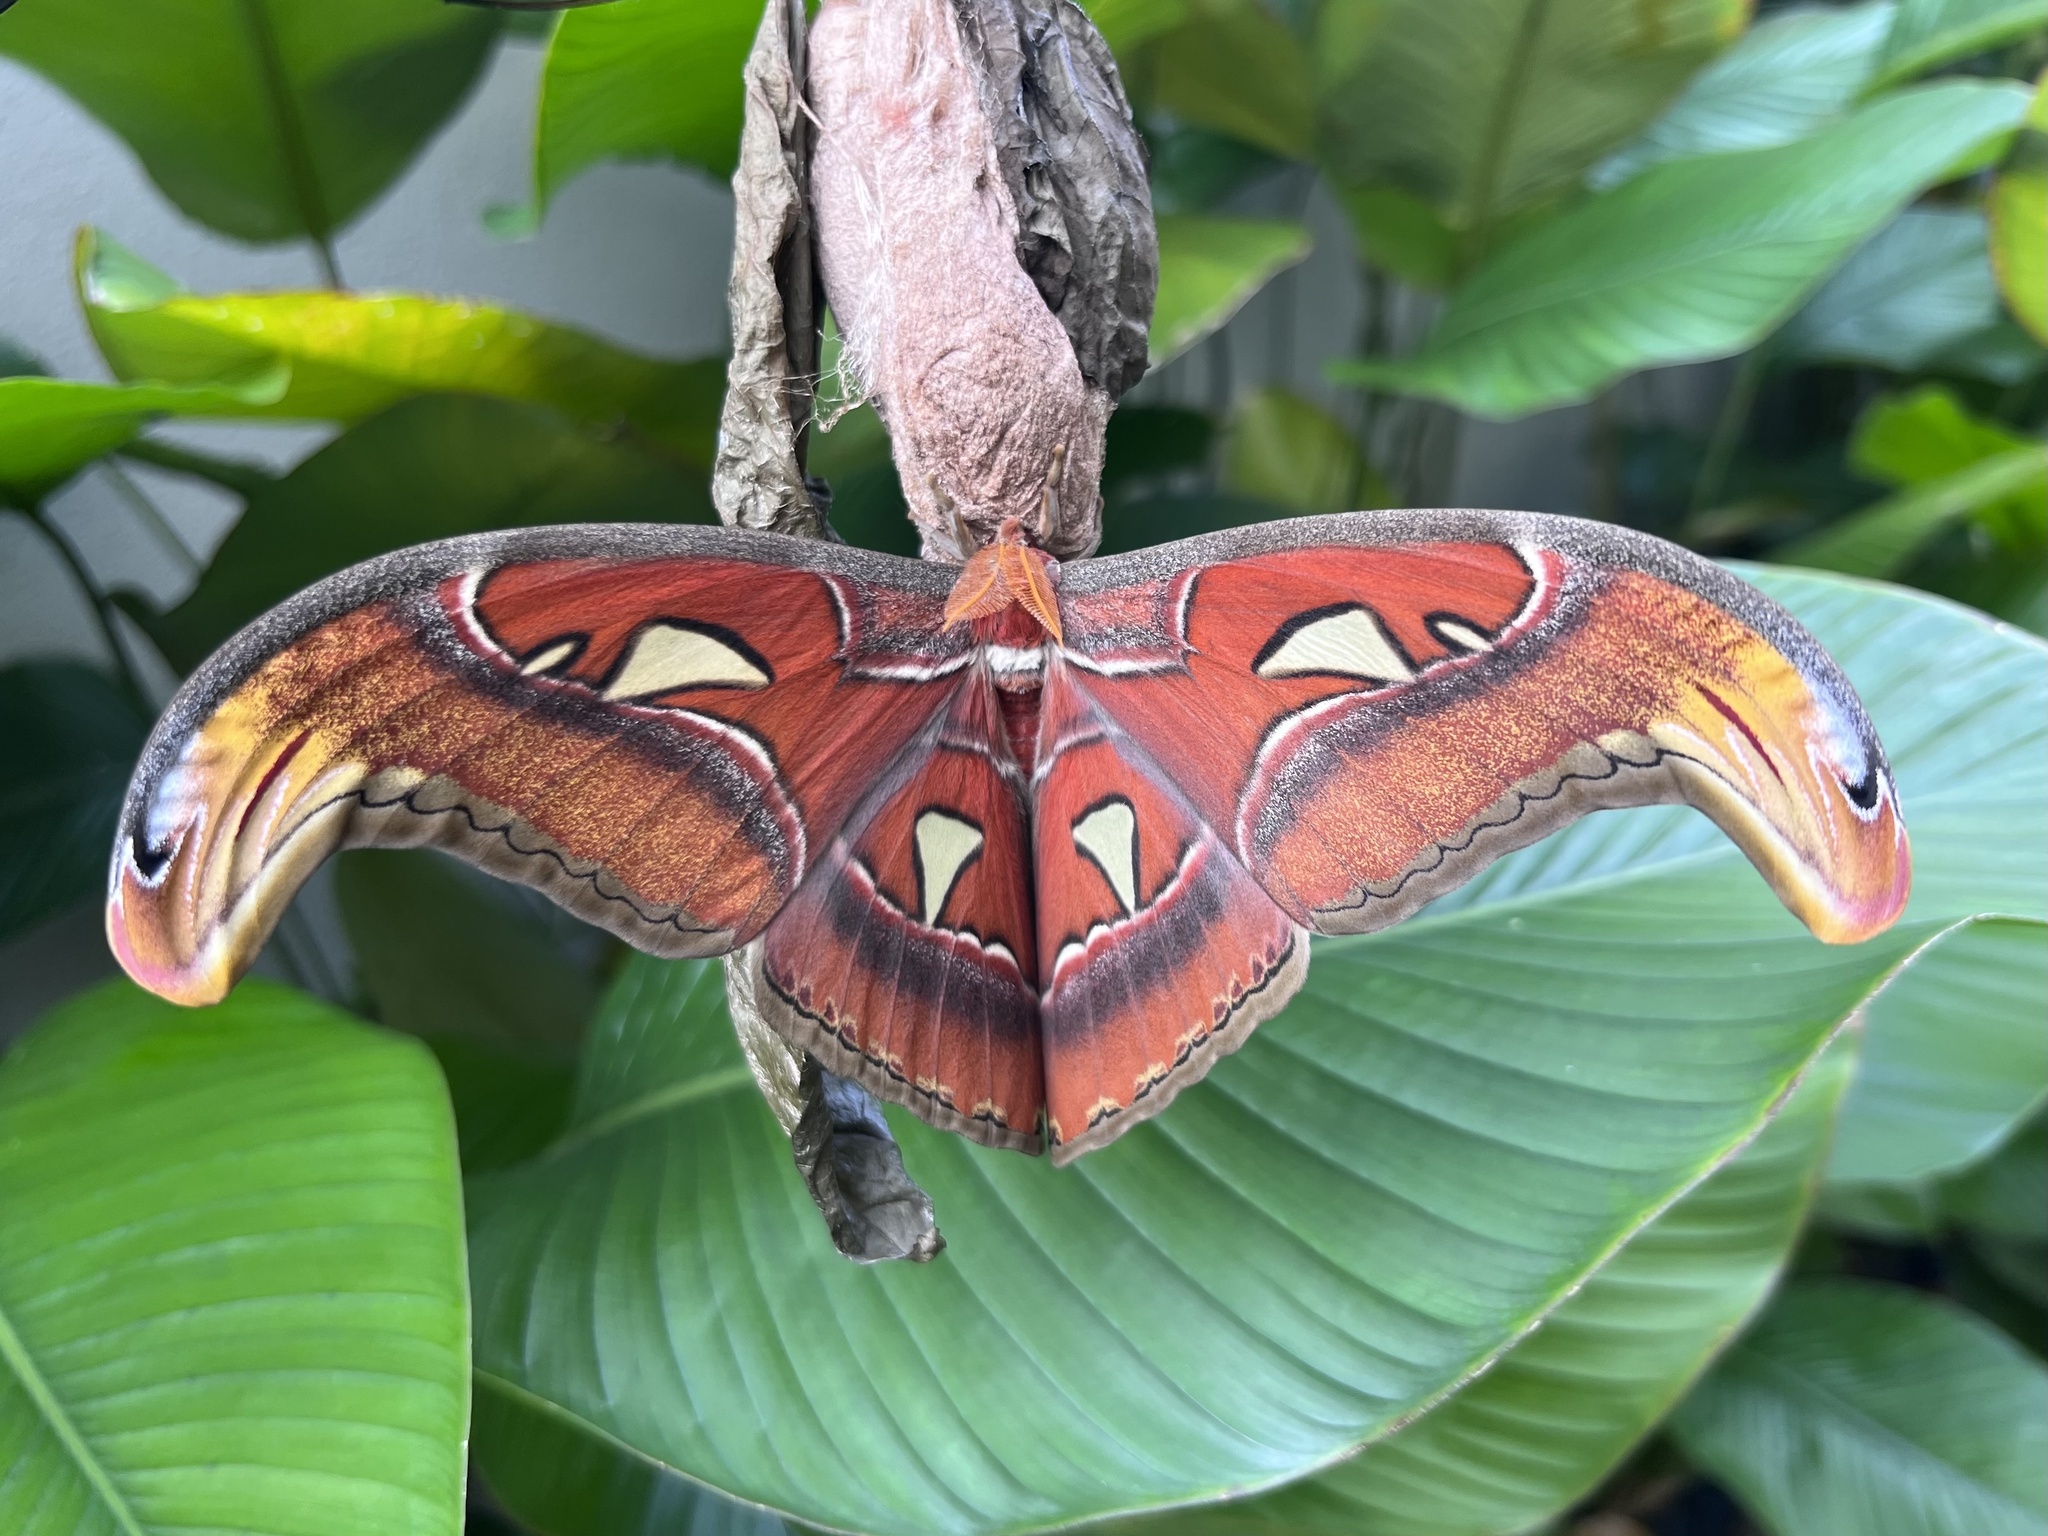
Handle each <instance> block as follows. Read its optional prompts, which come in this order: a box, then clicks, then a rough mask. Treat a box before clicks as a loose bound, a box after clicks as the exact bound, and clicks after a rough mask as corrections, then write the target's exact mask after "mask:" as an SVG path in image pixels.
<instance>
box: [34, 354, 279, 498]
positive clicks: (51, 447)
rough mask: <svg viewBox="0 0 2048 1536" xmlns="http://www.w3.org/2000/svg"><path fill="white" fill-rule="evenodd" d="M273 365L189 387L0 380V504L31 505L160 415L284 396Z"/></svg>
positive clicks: (251, 405) (240, 408) (231, 410)
mask: <svg viewBox="0 0 2048 1536" xmlns="http://www.w3.org/2000/svg"><path fill="white" fill-rule="evenodd" d="M287 377H288V375H287V373H286V371H285V370H284V369H283V368H281V367H279V366H277V365H275V364H271V365H269V366H262V365H259V366H257V367H256V368H254V369H251V368H249V367H247V366H244V367H242V368H241V369H240V370H239V371H238V372H237V373H235V374H234V375H233V376H232V377H230V378H227V379H216V380H214V381H213V382H211V383H209V384H206V385H203V386H200V387H196V388H191V389H183V388H179V387H178V386H176V385H171V384H87V383H81V382H79V381H77V380H74V379H42V378H34V377H20V376H18V377H14V378H4V379H0V504H5V503H7V502H9V501H12V502H17V503H20V504H22V505H24V506H33V505H34V504H35V502H36V501H37V500H38V499H39V498H41V497H42V496H44V495H46V494H48V493H49V492H50V491H51V490H54V489H55V488H56V487H57V486H59V485H62V484H63V483H64V482H65V481H66V480H69V479H70V478H71V477H72V476H73V475H75V474H77V473H78V471H79V470H81V469H83V468H84V467H85V466H86V465H87V464H89V463H91V462H92V461H93V460H94V459H96V458H98V457H99V456H100V455H101V454H103V453H108V452H110V451H112V450H113V449H115V448H118V447H120V446H121V445H122V444H123V443H125V442H127V441H128V440H129V439H131V438H132V437H134V436H135V434H136V433H138V432H140V431H141V430H142V429H143V428H144V427H146V426H148V425H149V424H150V422H152V421H154V420H156V419H157V418H158V417H161V416H229V415H240V414H242V413H243V412H246V411H249V410H252V409H260V408H261V407H262V405H263V403H264V402H266V401H274V400H277V399H278V398H279V397H280V396H282V395H283V393H284V389H285V383H286V379H287Z"/></svg>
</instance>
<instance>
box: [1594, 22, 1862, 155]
mask: <svg viewBox="0 0 2048 1536" xmlns="http://www.w3.org/2000/svg"><path fill="white" fill-rule="evenodd" d="M1896 9H1897V7H1896V6H1895V5H1894V4H1893V0H1865V3H1864V4H1861V5H1845V6H1839V7H1838V6H1822V5H1814V6H1798V7H1795V8H1793V9H1791V10H1787V11H1783V12H1781V13H1779V14H1778V15H1776V16H1772V17H1770V18H1769V19H1768V20H1765V21H1761V22H1759V23H1758V24H1757V25H1756V26H1754V27H1752V28H1751V29H1750V30H1749V31H1748V32H1747V33H1746V34H1745V35H1744V36H1743V38H1742V40H1741V41H1740V42H1738V43H1737V44H1736V45H1735V46H1734V47H1733V48H1730V49H1729V50H1728V51H1727V52H1726V53H1724V54H1722V55H1721V56H1720V57H1719V58H1718V59H1716V60H1714V62H1713V63H1711V64H1709V65H1708V66H1707V67H1706V68H1705V69H1703V70H1701V71H1700V72H1699V73H1698V74H1697V75H1695V76H1693V78H1692V82H1691V83H1690V84H1689V85H1687V86H1686V88H1685V94H1684V95H1682V96H1680V97H1679V98H1678V100H1677V101H1675V102H1673V103H1672V104H1671V110H1670V111H1668V112H1666V113H1665V114H1664V115H1663V116H1662V117H1660V118H1658V119H1657V121H1656V122H1654V123H1652V124H1651V125H1650V126H1649V127H1648V128H1646V129H1644V130H1643V132H1642V133H1641V134H1640V135H1639V136H1638V137H1637V138H1636V139H1634V140H1633V141H1632V142H1630V143H1629V144H1626V145H1624V146H1623V147H1622V148H1620V149H1618V150H1616V151H1615V152H1614V153H1613V154H1612V155H1610V156H1608V157H1607V159H1605V160H1603V161H1601V162H1600V164H1599V165H1597V166H1595V167H1594V168H1593V171H1592V173H1591V174H1590V175H1589V176H1588V177H1587V178H1586V179H1587V181H1588V183H1589V184H1591V185H1592V186H1594V187H1597V188H1601V189H1603V190H1604V189H1606V188H1608V187H1617V186H1620V185H1621V183H1623V182H1624V181H1627V180H1628V179H1629V177H1631V176H1633V175H1635V174H1636V173H1637V172H1638V171H1641V170H1642V169H1644V168H1645V167H1646V166H1652V165H1657V164H1660V163H1661V162H1663V161H1666V160H1688V159H1691V158H1692V157H1693V156H1695V155H1721V154H1727V153H1729V152H1730V151H1733V150H1739V149H1768V148H1770V147H1771V146H1772V145H1775V144H1790V143H1792V142H1793V141H1794V140H1795V139H1803V138H1805V137H1806V136H1807V135H1808V134H1809V133H1812V132H1813V131H1814V130H1815V129H1816V128H1819V127H1822V126H1823V125H1825V124H1827V123H1830V122H1833V121H1834V120H1835V119H1836V118H1838V117H1840V116H1841V115H1842V114H1843V113H1844V112H1845V111H1847V110H1848V108H1849V107H1850V106H1851V105H1852V104H1853V103H1854V102H1855V100H1856V98H1857V97H1858V96H1860V95H1861V94H1862V93H1863V88H1864V86H1865V85H1867V84H1868V83H1869V81H1870V76H1871V72H1872V70H1874V69H1875V68H1876V66H1877V55H1878V51H1879V49H1881V48H1882V47H1883V46H1884V40H1885V36H1886V34H1887V33H1888V32H1889V31H1890V30H1891V24H1892V15H1893V13H1894V11H1895V10H1896Z"/></svg>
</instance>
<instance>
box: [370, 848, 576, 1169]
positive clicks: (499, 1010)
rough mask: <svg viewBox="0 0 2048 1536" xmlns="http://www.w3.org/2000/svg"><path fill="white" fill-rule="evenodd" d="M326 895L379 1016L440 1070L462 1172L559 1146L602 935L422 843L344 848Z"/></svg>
mask: <svg viewBox="0 0 2048 1536" xmlns="http://www.w3.org/2000/svg"><path fill="white" fill-rule="evenodd" d="M335 894H336V895H337V897H338V898H339V899H340V904H341V914H342V921H343V922H344V924H345V925H346V926H347V929H348V939H349V947H350V949H352V950H353V951H354V953H355V960H356V980H357V983H358V985H360V986H361V988H362V990H363V991H364V993H365V994H367V996H368V998H369V1000H370V1001H371V1002H372V1003H373V1004H374V1005H375V1007H376V1016H377V1019H378V1021H379V1022H381V1023H383V1024H386V1025H388V1026H390V1027H391V1028H393V1029H402V1030H404V1031H405V1032H406V1033H407V1034H409V1035H416V1036H418V1037H419V1038H420V1039H422V1040H424V1041H426V1042H427V1044H428V1045H429V1046H430V1047H432V1049H433V1051H434V1054H435V1056H436V1057H438V1058H439V1059H440V1062H441V1069H442V1071H443V1072H444V1073H446V1074H447V1078H448V1090H449V1095H450V1097H451V1098H452V1099H453V1100H454V1103H455V1126H456V1131H457V1134H458V1136H459V1138H460V1141H461V1147H462V1167H463V1171H464V1172H465V1173H476V1172H479V1171H481V1170H483V1169H486V1168H495V1167H500V1166H503V1165H506V1164H509V1163H515V1162H518V1161H520V1160H522V1159H524V1158H527V1157H531V1156H532V1155H533V1154H534V1153H535V1152H537V1151H539V1150H540V1149H541V1148H542V1147H544V1146H546V1145H547V1144H548V1143H549V1142H550V1141H552V1140H554V1138H555V1137H556V1136H557V1135H558V1134H560V1132H561V1129H562V1126H563V1124H564V1122H565V1121H566V1120H567V1118H568V1113H569V1092H570V1087H571V1072H572V1069H573V1067H574V1065H575V1061H576V1047H577V1043H578V1042H579V1041H580V1040H581V1039H582V1036H583V1028H584V1025H585V1024H587V1023H588V1022H589V1019H590V1015H591V1012H592V1010H593V1009H594V1008H595V1007H596V1005H597V990H598V989H597V981H596V977H595V964H594V962H595V961H597V960H598V959H599V958H600V957H601V956H602V955H603V953H604V943H603V941H602V940H601V939H600V938H599V936H598V935H597V933H596V932H595V931H594V930H592V929H589V928H584V927H582V926H581V925H580V924H576V923H575V922H574V920H573V919H571V918H569V917H568V916H567V915H566V914H564V913H561V912H560V911H559V910H558V909H555V908H551V907H549V906H548V905H547V904H546V903H545V902H543V901H542V900H541V899H540V898H538V897H536V896H534V895H533V894H532V893H531V892H528V891H523V890H519V889H517V888H516V887H512V886H507V885H503V884H501V883H499V882H498V881H495V880H492V879H489V878H488V877H486V876H484V875H482V874H479V873H477V872H476V871H474V870H471V869H468V868H466V867H464V866H462V865H460V864H457V863H455V862H453V861H452V860H449V859H446V858H443V857H441V856H440V855H438V854H434V853H428V852H425V851H421V850H397V849H378V850H370V849H362V850H358V851H356V852H353V853H348V854H344V855H343V856H342V859H341V861H340V864H339V866H338V867H337V870H336V876H335ZM565 930H566V931H565ZM579 940H582V941H584V942H581V943H579V942H578V941H579ZM592 941H594V942H592ZM579 949H580V950H581V951H583V953H581V954H578V953H577V951H578V950H579Z"/></svg>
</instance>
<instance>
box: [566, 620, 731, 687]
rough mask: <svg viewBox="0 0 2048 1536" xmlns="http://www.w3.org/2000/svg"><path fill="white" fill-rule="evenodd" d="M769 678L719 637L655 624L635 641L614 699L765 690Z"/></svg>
mask: <svg viewBox="0 0 2048 1536" xmlns="http://www.w3.org/2000/svg"><path fill="white" fill-rule="evenodd" d="M767 685H768V674H767V673H766V672H764V671H762V670H761V667H760V664H759V663H757V662H756V661H754V660H753V659H752V658H751V657H749V656H745V655H742V654H741V653H740V652H739V651H737V650H735V649H733V647H731V646H729V645H727V644H726V643H725V642H724V641H723V640H720V639H719V638H718V637H717V636H716V635H707V634H705V633H704V632H703V631H702V630H701V629H684V628H683V627H682V626H681V625H678V624H650V625H648V626H647V627H646V628H645V629H643V630H641V631H640V633H639V634H637V635H635V636H634V637H633V648H632V649H631V650H630V651H628V652H627V653H626V660H625V664H624V665H623V666H621V667H620V668H619V672H618V676H616V677H615V678H613V679H612V681H611V684H610V686H609V687H607V688H606V689H605V691H604V696H605V697H606V698H608V699H644V698H648V697H650V696H652V695H654V694H657V693H673V692H674V691H675V690H676V689H678V688H765V687H766V686H767Z"/></svg>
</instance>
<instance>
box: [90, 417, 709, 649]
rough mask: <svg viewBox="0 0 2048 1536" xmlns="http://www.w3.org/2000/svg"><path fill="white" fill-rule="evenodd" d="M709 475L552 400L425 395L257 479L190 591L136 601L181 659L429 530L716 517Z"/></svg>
mask: <svg viewBox="0 0 2048 1536" xmlns="http://www.w3.org/2000/svg"><path fill="white" fill-rule="evenodd" d="M710 520H711V507H710V497H709V495H708V493H707V491H706V489H705V484H704V480H703V477H702V476H701V475H699V474H697V473H695V472H693V471H690V470H687V469H684V468H681V467H679V466H678V465H676V464H675V463H673V462H672V461H670V460H669V459H667V458H665V457H663V456H660V455H657V454H654V453H651V452H649V451H648V450H646V449H645V448H640V447H635V446H634V445H632V444H631V443H622V442H618V441H614V440H610V439H608V438H606V437H605V436H603V435H601V434H599V433H595V432H592V431H590V430H589V429H587V428H584V427H581V426H578V425H577V424H575V423H574V422H572V421H569V420H566V419H564V418H563V417H562V416H561V415H560V414H559V413H557V412H555V411H553V410H550V409H548V408H547V407H546V406H540V405H527V404H522V403H519V402H516V401H510V400H492V399H487V398H483V397H479V396H474V395H422V396H417V397H415V398H413V399H409V400H406V401H404V402H402V403H401V404H398V405H395V406H392V407H391V408H390V409H388V410H386V411H385V412H384V413H383V414H382V415H379V416H373V417H371V418H370V419H369V420H367V421H365V422H363V423H362V424H361V425H360V426H358V427H356V428H354V429H353V430H351V431H349V432H347V433H345V434H343V435H342V436H341V437H339V438H337V439H335V441H334V442H332V443H330V444H328V446H327V447H325V448H323V449H321V450H320V451H319V452H318V453H315V454H314V455H313V456H312V457H310V458H308V459H307V460H305V462H303V463H302V464H300V465H299V466H298V468H296V469H294V470H293V471H292V472H291V473H290V474H288V475H286V476H284V477H283V478H282V479H279V480H275V481H271V482H268V483H259V484H258V485H257V486H255V487H254V488H253V489H252V490H251V492H250V494H249V498H248V507H247V510H245V511H244V512H243V514H242V518H241V520H240V521H239V522H238V523H236V524H235V526H234V529H233V531H232V532H230V533H229V534H228V536H227V538H226V539H225V540H224V541H223V542H222V544H221V547H220V549H219V551H218V552H217V553H216V554H215V556H214V558H213V561H212V563H211V564H210V565H209V566H208V567H207V569H206V574H205V575H204V576H202V577H201V578H200V581H199V585H198V587H197V588H195V589H194V590H193V592H192V593H191V595H190V596H188V597H187V598H185V600H184V601H183V602H181V603H179V604H178V605H177V606H176V607H175V608H172V609H171V610H170V611H168V612H167V613H162V614H153V613H150V612H148V611H146V610H145V609H143V608H142V607H141V606H140V605H132V606H131V611H132V612H134V613H135V615H136V617H137V618H138V620H139V621H140V622H141V623H142V625H143V627H144V628H146V629H147V630H148V631H149V634H150V638H151V639H153V640H155V641H156V643H157V645H158V646H159V647H160V648H161V649H162V650H163V652H164V654H165V655H166V656H168V657H169V658H170V659H171V661H172V662H173V663H174V664H175V665H177V666H179V667H182V668H190V667H193V666H196V665H198V663H199V662H200V661H201V660H202V659H204V658H205V656H206V655H207V654H208V653H209V652H210V651H212V650H213V648H214V647H215V646H217V645H219V644H220V643H221V642H222V641H223V640H225V639H227V637H228V636H229V635H231V634H233V633H234V632H235V631H236V630H237V629H239V628H241V626H242V625H244V624H246V623H248V622H249V620H251V619H253V618H255V617H256V616H257V615H258V614H259V613H261V612H262V611H263V610H264V609H266V608H268V607H270V606H271V605H272V604H274V603H279V602H282V601H283V600H284V599H285V598H287V597H289V596H291V595H292V593H294V592H296V591H298V590H299V589H300V588H301V587H304V586H307V585H309V584H310V583H312V582H314V581H317V580H318V579H319V578H320V577H322V576H325V575H327V574H329V573H330V572H333V571H337V570H340V569H342V568H343V567H345V566H349V565H353V564H355V563H356V562H357V561H358V560H367V559H369V558H370V557H371V556H372V555H381V554H383V553H384V552H385V551H387V550H393V549H401V548H403V547H404V546H406V545H408V544H417V543H419V542H421V541H422V540H425V539H436V538H448V537H451V536H453V535H455V534H459V533H481V532H483V531H485V530H487V529H492V528H515V527H541V526H546V525H548V524H552V523H581V522H592V523H596V522H708V521H710Z"/></svg>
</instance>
